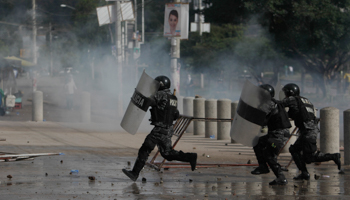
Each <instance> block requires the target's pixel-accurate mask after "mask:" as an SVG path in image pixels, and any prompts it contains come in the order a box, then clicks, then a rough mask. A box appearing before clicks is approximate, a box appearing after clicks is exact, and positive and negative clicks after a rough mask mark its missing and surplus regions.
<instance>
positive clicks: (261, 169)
mask: <svg viewBox="0 0 350 200" xmlns="http://www.w3.org/2000/svg"><path fill="white" fill-rule="evenodd" d="M253 149H254V153H255V156H256V159H257V160H258V163H259V166H258V167H257V168H255V169H254V170H253V171H251V172H250V173H251V174H254V175H260V174H267V173H270V170H269V167H268V166H267V164H266V160H265V158H264V154H263V149H262V147H261V145H260V144H258V145H256V146H255V147H253Z"/></svg>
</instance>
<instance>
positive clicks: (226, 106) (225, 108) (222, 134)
mask: <svg viewBox="0 0 350 200" xmlns="http://www.w3.org/2000/svg"><path fill="white" fill-rule="evenodd" d="M218 119H231V100H230V99H219V100H218ZM230 130H231V122H229V121H228V122H224V121H222V122H220V121H219V122H218V137H217V138H218V140H226V139H230V138H231V137H230Z"/></svg>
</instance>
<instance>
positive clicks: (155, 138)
mask: <svg viewBox="0 0 350 200" xmlns="http://www.w3.org/2000/svg"><path fill="white" fill-rule="evenodd" d="M161 77H163V76H161ZM157 78H158V77H157ZM157 78H156V80H157ZM166 78H167V77H166ZM166 81H169V85H168V86H167V87H165V88H164V87H162V85H161V87H160V90H159V91H157V92H156V94H155V95H154V96H153V97H152V98H151V101H152V103H151V107H152V109H151V110H150V111H151V119H150V121H151V124H152V125H154V128H153V129H152V131H151V133H150V134H148V135H147V137H146V139H145V141H144V142H143V144H142V146H141V148H140V149H139V153H138V157H137V159H136V162H135V164H134V168H133V170H132V171H128V170H126V169H123V172H124V173H125V174H126V175H127V176H128V177H129V178H130V179H131V180H133V181H136V179H137V178H138V176H139V173H140V171H141V170H142V168H143V167H144V165H145V163H146V161H147V159H148V156H149V154H150V153H151V152H152V151H153V149H154V147H155V146H156V145H157V146H158V149H159V151H160V154H161V155H162V156H163V157H164V158H165V159H167V160H169V161H172V160H178V161H183V162H190V164H191V169H192V171H193V170H194V169H195V168H196V162H197V154H196V153H184V152H182V151H176V150H174V149H172V142H171V137H172V136H173V132H174V130H173V122H174V120H176V119H177V118H178V117H179V111H178V109H177V98H176V96H175V95H173V94H172V93H171V92H170V90H169V87H170V80H169V79H168V78H167V80H166Z"/></svg>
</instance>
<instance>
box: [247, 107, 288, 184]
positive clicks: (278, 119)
mask: <svg viewBox="0 0 350 200" xmlns="http://www.w3.org/2000/svg"><path fill="white" fill-rule="evenodd" d="M262 110H264V111H265V112H266V113H267V116H266V125H267V127H268V133H267V134H266V135H264V136H262V137H260V138H259V141H258V144H257V145H256V146H254V147H253V149H254V152H255V155H256V157H257V160H258V163H259V167H258V168H256V169H255V170H254V171H252V172H251V173H252V174H265V173H269V169H268V166H267V164H268V165H269V166H270V168H271V170H272V171H273V172H274V174H275V175H276V177H277V179H276V180H274V181H273V182H270V185H277V184H281V185H284V184H287V180H286V179H285V176H284V175H283V172H282V170H281V166H280V165H279V163H278V162H277V156H278V154H279V151H280V150H281V148H283V146H284V145H285V144H286V142H287V141H288V138H289V137H290V133H289V128H290V127H291V124H290V122H289V119H288V115H287V113H286V112H285V110H284V107H283V106H282V105H281V104H277V103H275V102H273V101H271V102H270V103H269V104H268V106H267V107H266V108H263V109H262ZM266 163H267V164H266Z"/></svg>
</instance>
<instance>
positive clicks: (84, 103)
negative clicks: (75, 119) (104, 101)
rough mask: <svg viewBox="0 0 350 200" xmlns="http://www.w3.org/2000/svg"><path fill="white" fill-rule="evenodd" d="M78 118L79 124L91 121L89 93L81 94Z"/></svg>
mask: <svg viewBox="0 0 350 200" xmlns="http://www.w3.org/2000/svg"><path fill="white" fill-rule="evenodd" d="M80 98H81V99H80V117H81V122H84V123H89V122H90V121H91V99H90V93H88V92H82V93H81V97H80Z"/></svg>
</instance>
